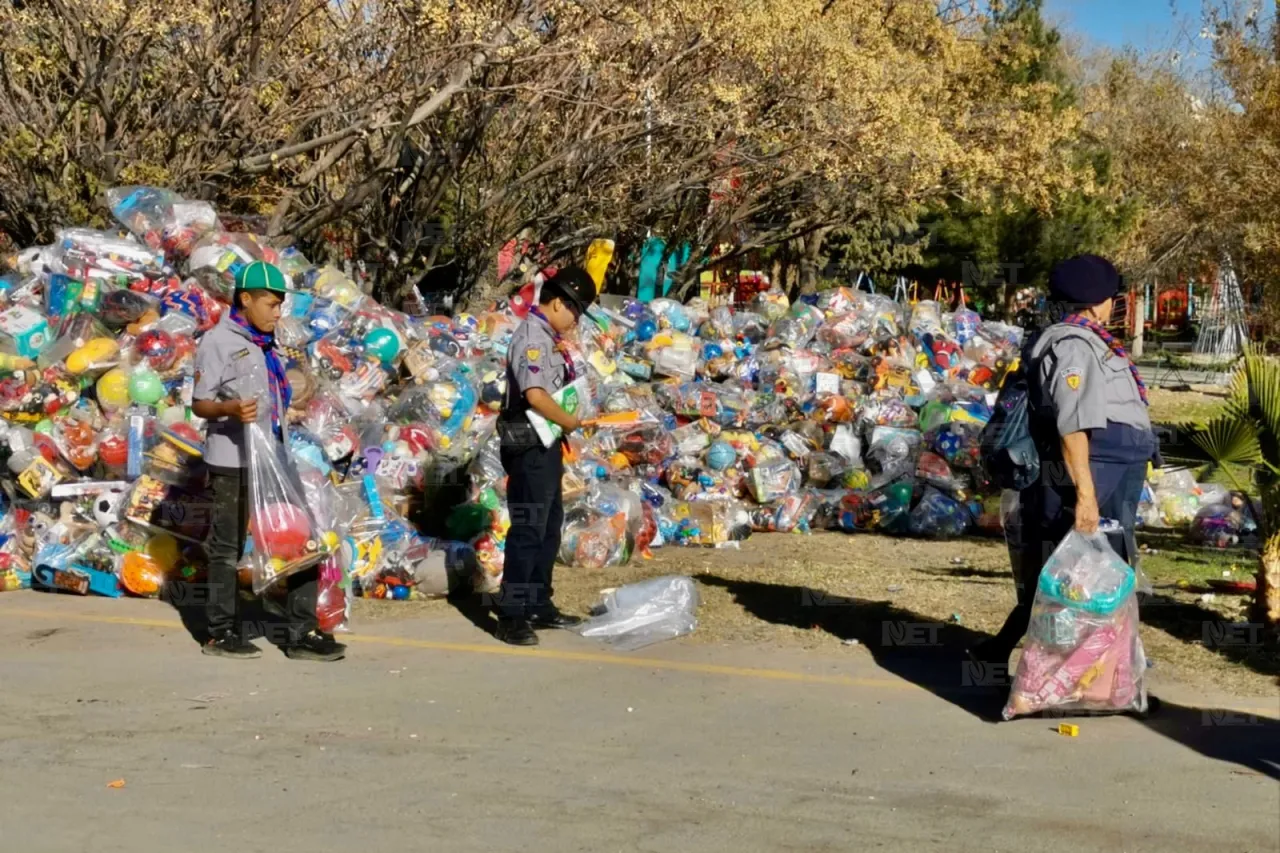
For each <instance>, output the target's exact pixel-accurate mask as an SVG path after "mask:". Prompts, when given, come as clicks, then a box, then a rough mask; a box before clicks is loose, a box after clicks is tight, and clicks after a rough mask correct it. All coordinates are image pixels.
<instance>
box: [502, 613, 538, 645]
mask: <svg viewBox="0 0 1280 853" xmlns="http://www.w3.org/2000/svg"><path fill="white" fill-rule="evenodd" d="M493 636H495V637H497V638H498V639H499V640H501V641H502V642H504V643H506V644H507V645H510V646H536V645H538V635H537V634H535V633H533V626H532V625H530V624H529V620H528V619H499V620H498V630H497V631H496V632H495V633H494V635H493Z"/></svg>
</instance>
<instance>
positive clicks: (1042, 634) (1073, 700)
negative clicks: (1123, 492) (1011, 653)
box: [1003, 531, 1147, 720]
mask: <svg viewBox="0 0 1280 853" xmlns="http://www.w3.org/2000/svg"><path fill="white" fill-rule="evenodd" d="M1139 585H1140V584H1139V579H1138V577H1137V576H1136V573H1135V572H1134V570H1133V569H1132V568H1130V567H1129V566H1128V565H1127V564H1126V563H1125V562H1124V560H1123V559H1121V557H1120V555H1119V554H1117V553H1116V552H1115V551H1114V550H1112V548H1111V545H1110V544H1109V543H1108V541H1107V537H1106V535H1105V534H1103V533H1095V534H1094V535H1092V536H1085V535H1083V534H1080V533H1077V532H1076V531H1072V532H1071V533H1069V534H1067V536H1066V538H1065V539H1063V540H1062V542H1061V544H1059V545H1058V548H1057V550H1055V551H1054V552H1053V555H1052V556H1051V557H1050V558H1049V561H1048V562H1047V563H1045V566H1044V569H1043V570H1042V571H1041V573H1040V581H1039V584H1038V585H1037V587H1036V596H1035V601H1034V603H1033V605H1032V611H1031V624H1030V627H1029V628H1028V629H1027V636H1026V640H1025V642H1024V644H1023V653H1022V657H1021V658H1020V659H1019V661H1018V670H1017V674H1016V675H1015V677H1014V683H1013V689H1012V690H1011V692H1010V694H1009V701H1008V703H1007V704H1006V705H1005V708H1004V714H1003V716H1004V718H1005V719H1006V720H1010V719H1013V718H1014V717H1020V716H1026V715H1028V714H1035V713H1039V712H1042V711H1053V712H1054V713H1055V714H1059V713H1065V712H1073V711H1078V712H1084V713H1098V712H1114V713H1122V712H1126V711H1131V712H1134V713H1144V712H1145V711H1146V709H1147V689H1146V670H1147V661H1146V654H1145V652H1144V650H1143V647H1142V639H1141V638H1140V637H1139V635H1138V597H1137V588H1138V587H1139Z"/></svg>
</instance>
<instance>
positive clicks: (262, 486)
mask: <svg viewBox="0 0 1280 853" xmlns="http://www.w3.org/2000/svg"><path fill="white" fill-rule="evenodd" d="M258 408H259V409H260V410H261V409H263V408H264V403H263V402H262V401H260V402H259V406H258ZM266 408H268V409H269V407H266ZM269 417H270V415H268V418H269ZM269 429H271V427H270V425H269V422H268V425H267V426H266V427H265V428H264V426H263V424H262V423H252V424H248V425H246V426H245V444H246V445H247V446H248V451H249V453H248V456H249V467H248V478H249V536H251V537H252V539H253V550H252V552H251V553H250V555H249V560H250V570H251V573H252V578H253V589H254V591H255V592H258V593H261V592H262V591H263V590H264V589H266V588H267V587H269V586H271V585H272V584H273V583H275V582H277V581H278V580H280V579H281V578H285V577H288V576H289V575H292V574H294V573H296V572H299V571H302V570H303V569H305V568H308V567H310V566H313V565H315V564H316V563H317V562H319V561H320V560H321V559H323V558H324V555H325V552H326V550H327V547H328V545H329V543H328V542H327V541H326V540H327V539H328V538H329V537H328V536H326V531H325V530H323V529H321V527H320V525H319V523H318V522H317V521H316V515H315V512H314V508H313V506H312V504H311V502H310V501H308V499H307V489H306V487H305V486H304V485H303V483H302V480H301V478H300V477H299V474H298V472H297V469H296V468H295V466H294V465H293V462H292V460H291V459H290V457H289V454H288V453H287V452H286V451H285V448H284V445H283V444H281V443H280V442H279V441H277V440H276V439H275V438H274V437H273V436H272V435H270V433H269V432H268V430H269ZM313 499H314V496H313Z"/></svg>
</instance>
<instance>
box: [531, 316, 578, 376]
mask: <svg viewBox="0 0 1280 853" xmlns="http://www.w3.org/2000/svg"><path fill="white" fill-rule="evenodd" d="M529 313H530V314H531V315H533V316H534V317H537V318H538V319H539V320H541V321H542V324H543V325H544V326H546V327H547V331H549V332H551V340H552V341H554V342H555V345H556V352H558V353H560V356H561V357H562V358H563V359H564V372H565V378H564V379H565V384H566V385H568V384H569V383H570V382H572V381H573V380H575V379H577V378H578V367H577V364H576V363H575V362H574V357H575V353H574V351H573V347H571V346H569V342H568V341H566V340H565V339H564V338H563V337H562V336H561V334H560V333H559V332H557V331H556V329H555V326H552V325H551V321H550V320H548V319H547V315H546V314H543V313H542V309H541V308H539V307H538V306H537V305H534V306H533V307H532V308H530V309H529Z"/></svg>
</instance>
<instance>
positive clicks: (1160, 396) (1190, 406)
mask: <svg viewBox="0 0 1280 853" xmlns="http://www.w3.org/2000/svg"><path fill="white" fill-rule="evenodd" d="M1225 393H1226V389H1223V392H1222V394H1206V393H1203V392H1201V391H1167V390H1165V389H1163V388H1152V389H1150V391H1149V392H1148V399H1149V400H1150V401H1151V409H1150V412H1151V420H1152V421H1153V422H1155V423H1158V424H1190V423H1205V422H1206V421H1209V420H1210V419H1212V418H1213V416H1214V415H1216V414H1218V412H1219V411H1220V410H1221V409H1222V404H1223V401H1224V399H1225V397H1224V395H1225Z"/></svg>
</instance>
